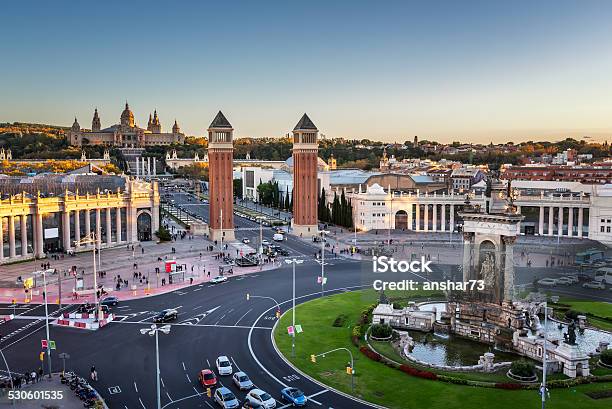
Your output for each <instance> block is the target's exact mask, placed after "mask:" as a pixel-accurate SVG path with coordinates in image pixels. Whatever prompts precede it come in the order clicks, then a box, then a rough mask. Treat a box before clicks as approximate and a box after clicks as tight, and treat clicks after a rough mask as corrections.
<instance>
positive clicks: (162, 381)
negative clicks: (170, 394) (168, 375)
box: [159, 377, 166, 389]
mask: <svg viewBox="0 0 612 409" xmlns="http://www.w3.org/2000/svg"><path fill="white" fill-rule="evenodd" d="M159 380H160V381H161V384H162V386H163V387H164V389H166V385H165V384H164V378H162V377H160V378H159Z"/></svg>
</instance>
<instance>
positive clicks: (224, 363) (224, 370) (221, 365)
mask: <svg viewBox="0 0 612 409" xmlns="http://www.w3.org/2000/svg"><path fill="white" fill-rule="evenodd" d="M215 364H216V365H217V373H218V374H219V375H231V374H232V373H233V372H234V368H232V363H231V362H230V360H229V359H227V357H226V356H225V355H221V356H220V357H219V358H217V361H216V362H215Z"/></svg>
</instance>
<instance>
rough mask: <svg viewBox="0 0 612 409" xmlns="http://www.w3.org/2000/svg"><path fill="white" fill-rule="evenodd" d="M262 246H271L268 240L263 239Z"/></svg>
mask: <svg viewBox="0 0 612 409" xmlns="http://www.w3.org/2000/svg"><path fill="white" fill-rule="evenodd" d="M261 245H262V246H269V245H270V242H269V241H268V240H267V239H263V240H262V241H261Z"/></svg>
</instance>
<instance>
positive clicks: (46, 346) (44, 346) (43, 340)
mask: <svg viewBox="0 0 612 409" xmlns="http://www.w3.org/2000/svg"><path fill="white" fill-rule="evenodd" d="M40 345H41V346H42V349H47V348H48V347H49V341H47V340H46V339H41V340H40Z"/></svg>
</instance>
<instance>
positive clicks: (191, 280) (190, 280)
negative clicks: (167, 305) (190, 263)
mask: <svg viewBox="0 0 612 409" xmlns="http://www.w3.org/2000/svg"><path fill="white" fill-rule="evenodd" d="M189 284H190V285H192V284H193V277H191V278H190V279H189Z"/></svg>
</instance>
